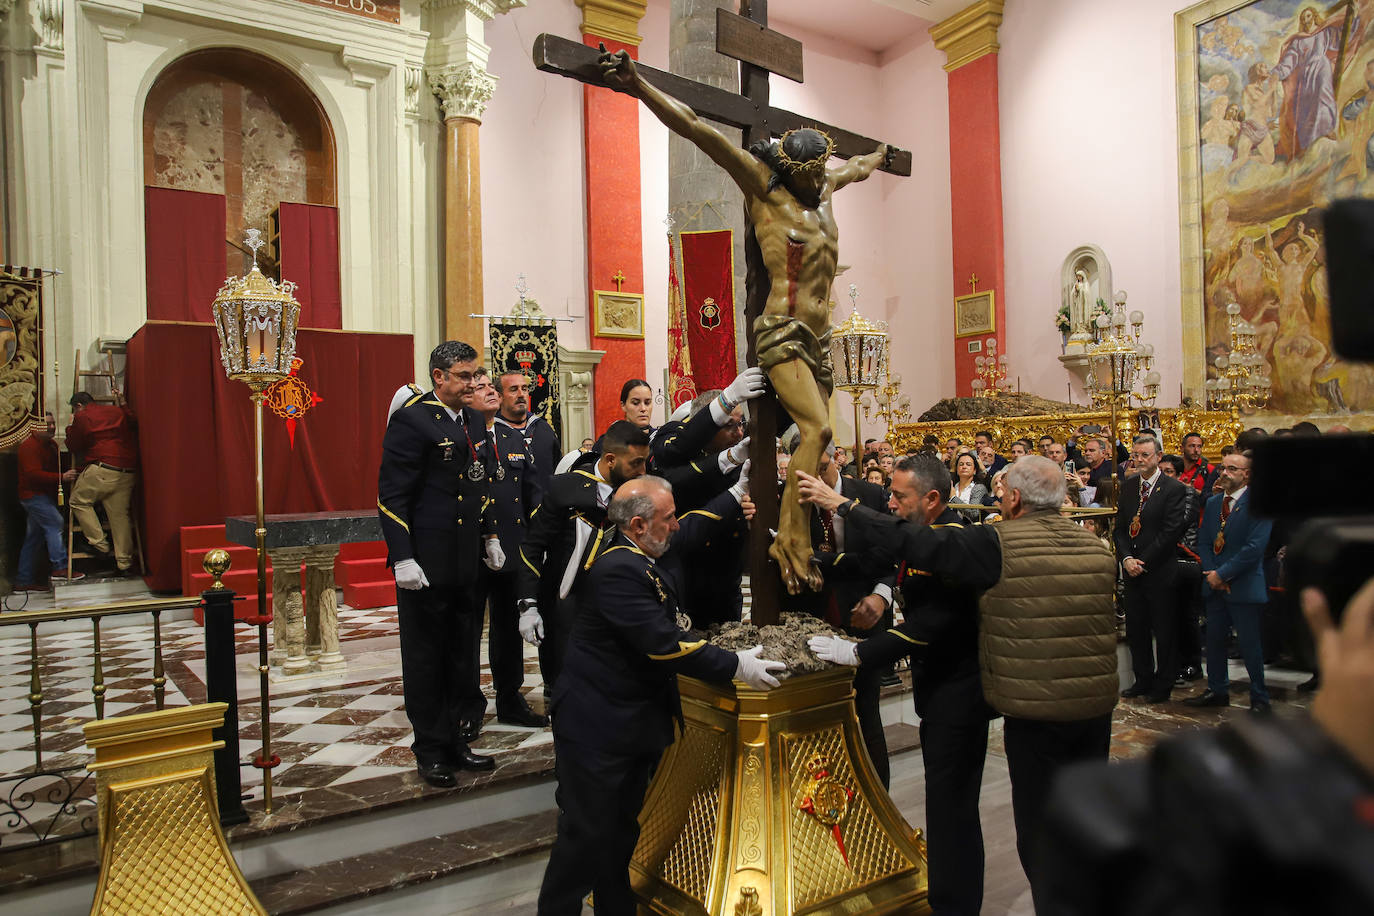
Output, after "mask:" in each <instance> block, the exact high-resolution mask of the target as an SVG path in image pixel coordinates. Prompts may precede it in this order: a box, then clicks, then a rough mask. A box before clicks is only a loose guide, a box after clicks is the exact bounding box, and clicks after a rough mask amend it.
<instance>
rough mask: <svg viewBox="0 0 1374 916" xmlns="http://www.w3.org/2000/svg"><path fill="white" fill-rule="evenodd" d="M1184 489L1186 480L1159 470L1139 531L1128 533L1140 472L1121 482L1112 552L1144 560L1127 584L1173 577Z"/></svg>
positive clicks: (1182, 519) (1137, 502)
mask: <svg viewBox="0 0 1374 916" xmlns="http://www.w3.org/2000/svg"><path fill="white" fill-rule="evenodd" d="M1186 489H1187V485H1186V484H1181V483H1179V482H1178V481H1177V480H1175V479H1174V478H1172V477H1168V476H1166V475H1165V474H1163V473H1162V472H1161V473H1160V475H1159V478H1158V480H1157V481H1156V484H1155V490H1154V492H1153V493H1151V494H1150V497H1149V499H1147V500H1146V501H1145V507H1144V508H1143V509H1141V511H1140V533H1139V534H1137V535H1136V536H1135V537H1132V536H1131V520H1132V519H1134V518H1135V512H1136V507H1138V506H1139V505H1140V475H1139V474H1137V475H1135V476H1134V477H1130V478H1127V479H1126V481H1125V482H1123V483H1122V485H1121V499H1120V500H1119V501H1118V502H1117V508H1116V529H1115V534H1114V538H1115V540H1116V556H1117V559H1119V560H1124V559H1126V558H1127V557H1135V558H1136V559H1137V560H1139V561H1140V562H1142V563H1144V564H1145V572H1144V573H1142V574H1141V575H1140V576H1127V577H1126V584H1127V586H1128V587H1129V586H1130V585H1131V584H1132V583H1133V582H1136V581H1143V582H1148V581H1164V580H1172V579H1173V577H1174V573H1175V571H1176V564H1175V563H1174V559H1175V556H1176V553H1177V547H1178V541H1179V538H1180V537H1181V536H1182V534H1183V528H1184V526H1185V525H1186V524H1187V521H1188V520H1187V519H1186V518H1185V517H1184V513H1185V506H1186V500H1187V498H1188V495H1187V493H1186Z"/></svg>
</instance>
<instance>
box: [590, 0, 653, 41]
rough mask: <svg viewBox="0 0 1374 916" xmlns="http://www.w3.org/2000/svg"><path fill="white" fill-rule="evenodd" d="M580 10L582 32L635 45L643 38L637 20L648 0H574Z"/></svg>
mask: <svg viewBox="0 0 1374 916" xmlns="http://www.w3.org/2000/svg"><path fill="white" fill-rule="evenodd" d="M574 2H576V3H577V8H578V9H580V10H582V27H581V28H582V34H584V35H597V36H600V37H602V38H613V39H615V40H616V41H619V42H621V43H623V44H627V45H635V46H636V47H638V45H639V43H640V42H641V41H643V40H644V38H643V37H642V36H641V35H640V34H639V21H640V20H641V19H643V18H644V11H645V10H646V9H647V8H648V6H649V0H574Z"/></svg>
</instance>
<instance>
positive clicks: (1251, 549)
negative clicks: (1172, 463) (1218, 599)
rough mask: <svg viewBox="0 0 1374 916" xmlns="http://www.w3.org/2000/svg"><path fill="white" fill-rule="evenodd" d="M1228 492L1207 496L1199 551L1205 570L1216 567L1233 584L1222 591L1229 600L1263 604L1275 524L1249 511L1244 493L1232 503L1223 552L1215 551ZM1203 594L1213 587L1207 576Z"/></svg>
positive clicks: (1226, 580)
mask: <svg viewBox="0 0 1374 916" xmlns="http://www.w3.org/2000/svg"><path fill="white" fill-rule="evenodd" d="M1224 501H1225V494H1223V493H1218V494H1216V495H1214V496H1213V497H1212V498H1211V499H1209V500H1207V507H1206V508H1205V509H1203V511H1202V524H1201V525H1199V526H1198V530H1197V542H1198V545H1197V552H1198V556H1199V557H1201V558H1202V571H1203V573H1206V572H1208V571H1210V570H1216V572H1217V575H1219V576H1221V578H1222V580H1223V581H1225V582H1226V583H1227V584H1229V585H1230V586H1231V590H1230V591H1229V592H1225V593H1223V594H1224V595H1225V597H1226V598H1227V599H1228V600H1230V601H1237V602H1246V603H1249V604H1264V603H1265V602H1266V601H1268V600H1269V589H1268V586H1267V585H1266V584H1265V581H1264V548H1265V545H1266V544H1268V543H1269V533H1270V529H1271V527H1272V525H1273V523H1272V522H1270V521H1269V520H1268V519H1258V518H1255V517H1254V516H1252V515H1251V514H1250V493H1249V492H1248V491H1247V492H1245V493H1242V494H1241V497H1240V499H1238V500H1236V504H1235V505H1234V506H1232V507H1231V514H1230V515H1229V516H1227V518H1226V536H1225V538H1224V541H1225V544H1224V546H1223V547H1222V550H1221V553H1216V552H1215V551H1214V550H1213V547H1215V546H1216V538H1217V532H1218V531H1220V530H1221V506H1222V503H1223V502H1224ZM1202 594H1203V595H1204V596H1207V595H1210V594H1212V587H1211V586H1210V585H1208V584H1207V580H1206V579H1205V578H1204V579H1203V581H1202Z"/></svg>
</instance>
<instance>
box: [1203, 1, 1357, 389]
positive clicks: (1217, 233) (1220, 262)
mask: <svg viewBox="0 0 1374 916" xmlns="http://www.w3.org/2000/svg"><path fill="white" fill-rule="evenodd" d="M1203 7H1205V8H1207V9H1202V8H1203ZM1217 7H1221V8H1222V9H1223V10H1225V11H1224V12H1221V13H1220V14H1219V15H1215V16H1212V17H1211V18H1207V19H1205V20H1199V19H1198V18H1194V19H1193V20H1192V21H1193V22H1194V23H1195V24H1194V25H1193V27H1192V30H1193V35H1192V40H1193V42H1194V45H1193V49H1192V50H1193V51H1194V52H1195V54H1196V58H1195V59H1196V72H1195V74H1194V79H1195V85H1193V86H1192V87H1190V89H1185V87H1184V86H1182V85H1181V86H1180V101H1181V103H1182V102H1183V101H1184V100H1183V99H1182V94H1183V93H1184V92H1185V91H1193V92H1195V98H1196V105H1197V109H1196V111H1197V117H1196V123H1195V124H1192V125H1188V126H1189V127H1190V128H1192V129H1191V130H1188V131H1187V132H1186V133H1184V134H1183V136H1184V137H1187V136H1189V135H1190V134H1192V133H1193V131H1194V130H1195V131H1196V134H1195V136H1196V143H1197V146H1196V149H1197V152H1198V159H1197V164H1198V172H1199V173H1200V194H1199V195H1198V198H1197V201H1196V202H1197V206H1198V209H1199V210H1200V213H1199V214H1197V216H1198V217H1200V219H1201V235H1202V238H1201V243H1202V245H1201V247H1202V263H1201V269H1202V278H1201V279H1202V284H1201V286H1202V289H1201V293H1202V303H1201V317H1202V330H1203V334H1204V340H1205V343H1204V346H1205V349H1206V365H1207V371H1208V375H1209V376H1211V375H1215V374H1216V369H1215V368H1214V360H1215V358H1216V357H1217V356H1218V355H1220V354H1222V353H1225V352H1227V350H1228V348H1229V345H1230V334H1229V323H1228V316H1227V311H1226V308H1227V306H1228V305H1229V304H1230V303H1232V302H1234V303H1237V304H1238V305H1239V306H1240V314H1241V316H1242V317H1243V318H1244V319H1245V320H1246V321H1248V322H1250V323H1251V324H1253V325H1254V326H1255V328H1256V329H1257V330H1258V347H1259V350H1260V354H1261V356H1262V357H1263V358H1264V360H1265V361H1266V363H1267V367H1262V370H1263V371H1266V372H1267V373H1268V374H1269V376H1270V377H1271V379H1272V380H1273V396H1272V398H1271V401H1270V404H1269V405H1268V411H1269V412H1272V413H1276V414H1284V415H1307V414H1339V413H1344V412H1347V411H1361V410H1369V409H1374V368H1371V367H1367V366H1363V365H1358V364H1353V363H1349V362H1345V361H1342V360H1339V359H1336V358H1335V356H1334V354H1333V353H1332V351H1331V347H1330V339H1331V315H1330V300H1329V296H1328V291H1327V286H1326V273H1325V266H1324V252H1323V244H1322V243H1323V237H1322V224H1321V216H1320V211H1321V209H1322V208H1323V207H1325V206H1326V205H1327V204H1329V203H1330V202H1331V201H1333V200H1336V199H1339V198H1342V197H1351V196H1361V197H1369V196H1374V41H1372V40H1371V37H1370V32H1371V26H1372V25H1374V0H1349V2H1338V3H1334V4H1332V3H1322V4H1315V3H1312V2H1311V0H1254V2H1250V3H1242V4H1235V3H1229V4H1203V5H1201V7H1195V8H1193V9H1194V10H1200V11H1201V12H1202V13H1203V14H1204V15H1205V14H1206V12H1208V11H1210V10H1214V9H1216V8H1217ZM1186 12H1188V11H1185V13H1186ZM1183 15H1185V14H1180V16H1183ZM1179 37H1180V40H1182V39H1183V34H1182V33H1180V36H1179ZM1180 50H1181V52H1182V50H1183V49H1180ZM1183 107H1184V106H1183V105H1182V104H1181V109H1183ZM1180 126H1181V127H1183V126H1184V125H1182V124H1181V125H1180ZM1186 180H1187V176H1185V184H1186ZM1186 196H1187V195H1186V194H1185V213H1184V219H1185V221H1186V220H1187V219H1188V217H1189V214H1188V213H1187V212H1186V210H1187V203H1188V201H1187V200H1186ZM1186 238H1187V233H1185V241H1186ZM1186 255H1187V252H1186V250H1185V263H1186ZM1186 286H1187V284H1186V283H1185V287H1186Z"/></svg>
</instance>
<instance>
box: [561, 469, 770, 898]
mask: <svg viewBox="0 0 1374 916" xmlns="http://www.w3.org/2000/svg"><path fill="white" fill-rule="evenodd" d="M608 515H609V518H610V520H611V521H612V523H613V524H615V526H616V528H617V532H616V534H615V535H614V536H613V538H612V541H611V544H610V545H609V547H608V548H607V549H606V550H604V551H603V552H602V553H601V554H600V555H599V556H598V557H597V558H596V560H595V561H594V562H593V564H592V568H591V572H590V574H589V575H588V577H587V581H586V583H585V585H584V587H583V589H582V590H581V593H580V594H581V598H582V601H581V608H580V610H579V612H578V615H577V622H576V625H575V626H574V629H573V634H572V639H571V640H570V642H569V645H568V655H567V659H566V662H565V665H564V669H563V673H562V675H561V676H560V678H559V681H558V686H557V687H556V688H555V690H554V693H553V722H554V725H553V740H554V748H555V751H556V757H557V763H556V764H555V766H556V771H557V775H558V794H557V799H558V808H559V814H558V836H557V838H556V839H555V840H554V844H553V850H552V851H551V852H550V854H549V864H548V867H547V869H546V870H545V872H544V883H543V886H542V887H541V888H540V891H539V913H540V916H563V914H567V916H576V914H579V913H581V912H582V901H583V898H585V897H586V896H587V893H588V892H589V891H590V892H592V894H593V896H594V899H595V901H596V910H597V912H598V913H611V914H626V916H631V914H633V913H634V912H635V900H634V895H633V893H632V891H631V889H630V875H629V866H630V857H631V856H632V855H633V853H634V848H635V843H636V842H637V841H638V839H639V822H638V817H639V812H640V808H641V807H642V806H643V804H644V793H645V791H646V790H647V789H648V786H649V778H650V776H651V775H652V774H653V771H654V768H655V767H656V766H657V765H658V761H659V758H660V757H661V756H662V754H663V751H664V749H665V748H667V747H668V745H669V744H671V743H672V742H673V722H674V719H677V720H678V724H679V726H680V725H681V716H682V705H681V701H680V699H679V697H678V692H677V677H676V676H677V675H678V674H686V675H689V676H691V677H696V678H701V679H702V680H708V681H716V682H720V683H728V682H729V681H730V680H731V679H732V678H738V679H739V680H741V681H743V682H744V683H746V684H747V685H749V686H750V687H753V688H755V689H757V690H766V689H768V688H770V687H776V686H777V685H778V681H777V679H776V678H774V677H773V675H772V674H771V673H770V672H772V671H777V670H781V669H782V668H783V667H785V666H784V665H783V663H782V662H775V661H768V660H766V659H762V658H759V653H760V652H761V651H762V649H763V647H762V646H755V647H754V648H752V649H744V650H741V651H739V652H729V651H726V650H725V649H721V648H718V647H716V646H712V645H709V644H707V643H706V642H705V640H700V639H694V638H693V636H692V634H691V633H689V632H687V631H686V630H685V629H684V628H683V627H682V625H681V623H680V622H679V615H680V613H681V612H680V607H679V604H678V593H677V588H676V584H675V579H676V577H675V576H672V575H667V574H665V573H664V572H663V571H662V570H661V569H660V567H659V565H658V563H657V561H658V560H659V558H661V557H662V556H663V554H664V553H665V552H666V551H667V550H668V545H669V542H670V541H671V540H672V539H673V535H674V532H676V531H677V530H678V527H679V523H678V519H677V516H676V512H675V508H674V505H673V494H672V486H671V485H670V484H668V483H667V482H666V481H664V480H663V479H661V478H658V477H642V478H640V479H638V480H633V481H630V482H628V483H626V484H625V485H623V486H622V487H620V488H619V489H618V490H617V491H616V493H615V497H614V499H612V501H611V504H610V509H609V513H608ZM713 523H714V522H713V520H701V519H692V520H689V521H688V523H687V524H688V525H693V526H695V527H697V528H698V529H700V530H701V531H705V530H706V528H707V527H709V526H710V525H711V524H713ZM691 536H692V533H691V532H687V531H684V532H683V537H684V539H686V538H689V537H691Z"/></svg>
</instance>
